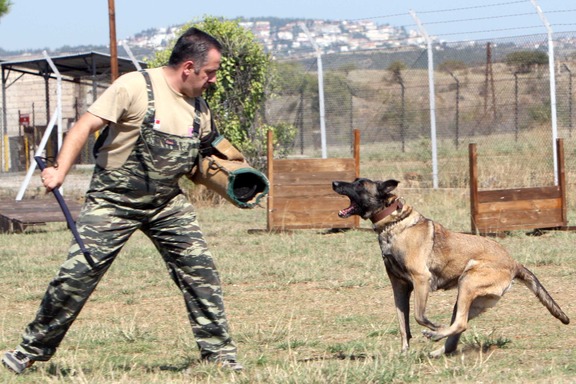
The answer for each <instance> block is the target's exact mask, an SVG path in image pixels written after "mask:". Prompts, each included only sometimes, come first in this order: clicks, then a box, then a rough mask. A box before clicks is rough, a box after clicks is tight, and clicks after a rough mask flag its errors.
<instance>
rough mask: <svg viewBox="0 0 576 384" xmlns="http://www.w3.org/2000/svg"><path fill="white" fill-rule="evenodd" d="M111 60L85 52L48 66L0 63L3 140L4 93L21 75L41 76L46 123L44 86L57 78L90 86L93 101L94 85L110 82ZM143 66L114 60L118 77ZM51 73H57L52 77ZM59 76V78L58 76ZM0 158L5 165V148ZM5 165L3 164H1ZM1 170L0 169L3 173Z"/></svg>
mask: <svg viewBox="0 0 576 384" xmlns="http://www.w3.org/2000/svg"><path fill="white" fill-rule="evenodd" d="M110 58H111V56H110V55H109V54H106V53H99V52H86V53H78V54H71V55H64V56H56V57H51V58H50V59H51V61H52V64H53V65H54V67H52V66H51V65H50V63H49V62H48V60H46V58H35V59H29V60H15V61H4V62H0V67H1V68H2V111H3V113H2V117H3V118H2V127H3V134H4V136H5V137H6V136H7V124H8V122H7V113H6V110H7V108H6V106H7V101H6V99H7V96H6V94H7V89H8V88H9V87H10V85H11V84H13V83H15V82H17V81H18V79H20V78H21V77H22V76H24V75H27V74H28V75H35V76H42V77H43V78H44V81H45V84H46V85H45V88H46V96H45V101H46V113H47V114H48V116H47V120H49V119H50V116H49V114H50V97H49V94H48V92H49V91H48V89H49V87H48V82H49V80H50V79H57V78H60V79H61V80H62V81H66V82H73V83H82V82H83V81H86V80H87V81H88V82H89V83H90V82H91V84H92V88H93V93H92V94H93V95H94V98H96V95H97V87H98V83H106V84H109V83H110V82H111V72H112V71H111V66H110ZM146 67H147V65H146V63H144V62H136V61H134V60H132V59H127V58H121V57H118V74H119V75H121V74H123V73H126V72H132V71H134V70H138V69H140V68H146ZM54 69H55V70H56V71H57V72H58V73H55V72H54ZM13 74H16V77H14V78H13V79H11V75H13ZM58 75H59V76H58ZM2 149H3V151H2V152H3V156H2V161H3V162H5V161H6V159H5V158H4V157H5V156H4V155H5V153H4V152H5V150H6V148H5V146H4V145H3V146H2ZM4 165H5V164H4ZM4 168H5V167H2V170H4Z"/></svg>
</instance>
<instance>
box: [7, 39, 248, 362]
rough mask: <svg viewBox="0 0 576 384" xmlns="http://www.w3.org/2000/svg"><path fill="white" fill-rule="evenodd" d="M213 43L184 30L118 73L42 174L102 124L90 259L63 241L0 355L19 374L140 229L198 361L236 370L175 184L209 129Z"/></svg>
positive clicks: (70, 157) (188, 210) (68, 161)
mask: <svg viewBox="0 0 576 384" xmlns="http://www.w3.org/2000/svg"><path fill="white" fill-rule="evenodd" d="M221 50H222V47H221V45H220V43H219V42H218V41H217V40H216V39H214V38H213V37H212V36H210V35H208V34H206V33H205V32H202V31H200V30H198V29H196V28H190V29H189V30H187V31H186V32H185V33H184V34H183V35H182V36H181V37H180V38H179V39H178V40H177V42H176V45H175V46H174V49H173V51H172V53H171V56H170V59H169V62H168V65H167V66H165V67H161V68H155V69H150V70H147V71H144V72H132V73H128V74H125V75H123V76H121V77H120V78H119V79H118V80H116V81H115V82H114V83H113V84H112V85H111V86H110V88H108V89H107V90H106V91H105V92H104V93H103V94H102V96H101V97H99V98H98V99H97V100H96V101H95V103H94V104H93V105H92V106H90V108H89V109H88V112H86V113H85V114H83V115H82V116H81V117H80V119H79V120H78V122H77V123H76V124H75V125H74V126H73V127H72V128H71V129H70V131H69V132H68V134H67V135H66V139H65V140H64V143H63V145H62V149H61V151H60V153H59V154H58V157H57V162H56V163H55V164H54V165H53V166H51V167H47V168H45V169H44V171H43V172H42V175H41V177H42V182H43V184H44V186H45V188H46V189H47V191H50V190H52V189H54V188H58V187H59V186H61V185H62V183H63V182H64V178H65V177H66V174H67V173H68V171H69V170H70V169H71V167H72V165H73V163H74V161H75V159H76V158H77V157H78V155H79V154H80V151H81V149H82V148H83V146H84V145H85V144H86V141H87V140H88V138H89V136H90V134H92V133H94V132H96V131H98V130H100V129H102V128H103V127H104V126H106V125H108V127H107V128H106V129H104V131H103V132H102V133H101V135H100V136H99V138H98V141H97V143H96V145H95V153H96V166H95V169H94V174H93V176H92V180H91V183H90V187H89V189H88V191H87V193H86V200H85V203H84V206H83V208H82V211H81V213H80V216H79V217H78V220H77V223H76V224H77V227H78V231H79V233H80V235H81V237H82V239H83V240H84V243H85V246H86V249H87V250H88V251H89V252H90V255H91V256H92V259H93V260H94V265H93V266H91V265H90V264H89V263H88V262H87V260H86V259H85V257H84V255H83V253H82V252H81V250H80V248H79V247H78V245H76V244H73V245H72V246H71V248H70V251H69V255H68V259H67V260H66V261H65V262H64V264H63V265H62V266H61V268H60V271H59V273H58V275H57V276H56V277H55V278H54V279H53V280H52V282H51V283H50V284H49V286H48V289H47V291H46V293H45V295H44V298H43V300H42V302H41V305H40V308H39V310H38V313H37V314H36V318H35V319H34V320H33V321H32V322H31V323H30V324H29V325H28V327H27V328H26V330H25V331H24V333H23V340H22V342H21V343H20V345H18V347H17V348H16V349H15V350H13V351H8V352H6V353H5V355H4V357H3V359H2V361H3V363H4V365H5V366H6V367H7V368H9V369H11V370H12V371H14V372H16V373H22V372H23V371H24V370H26V368H28V367H30V366H31V365H32V364H33V363H34V362H36V361H47V360H49V359H50V358H51V357H52V356H53V355H54V353H56V349H57V348H58V346H59V345H60V343H61V341H62V339H63V338H64V336H65V334H66V332H67V331H68V329H69V328H70V326H71V325H72V323H73V321H74V320H75V319H76V317H77V316H78V314H79V313H80V311H81V309H82V307H83V306H84V304H85V303H86V301H87V300H88V297H89V296H90V294H91V293H92V292H93V291H94V289H95V288H96V285H97V284H98V282H99V280H100V279H101V278H102V276H103V275H104V273H105V272H106V271H107V270H108V268H109V267H110V265H111V264H112V262H113V261H114V259H115V258H116V256H117V254H118V253H119V252H120V250H121V249H122V247H123V246H124V245H125V244H126V242H127V241H128V239H129V238H130V236H131V235H132V234H133V233H134V232H135V231H136V230H138V229H139V230H141V231H142V232H143V233H145V234H146V235H147V236H148V237H149V238H150V239H151V240H152V242H153V243H154V245H155V246H156V248H157V249H158V251H159V252H160V254H161V256H162V258H163V259H164V261H165V263H166V266H167V268H168V271H169V273H170V276H171V278H172V279H173V280H174V282H175V283H176V285H177V286H178V288H179V289H180V291H181V292H183V295H184V299H185V303H186V309H187V311H188V315H189V319H190V322H191V325H192V330H193V333H194V336H195V338H196V341H197V344H198V347H199V349H200V356H201V358H202V360H204V361H207V362H214V363H216V364H218V365H219V366H222V367H225V368H229V369H232V370H241V369H242V368H243V367H242V365H240V364H239V363H238V362H237V361H236V346H235V344H234V342H233V341H232V339H231V337H230V335H229V331H228V324H227V320H226V316H225V313H224V305H223V300H222V289H221V286H220V280H219V276H218V273H217V271H216V268H215V265H214V262H213V259H212V255H211V254H210V252H209V250H208V248H207V245H206V242H205V240H204V237H203V235H202V232H201V230H200V227H199V225H198V222H197V220H196V213H195V211H194V209H193V207H192V205H191V204H190V203H189V202H188V201H187V200H186V198H185V196H184V195H183V194H182V191H181V190H180V188H179V187H178V179H179V178H180V177H181V176H182V175H190V174H191V170H192V168H193V167H194V165H195V163H196V161H197V160H198V151H199V147H200V143H201V140H200V139H201V138H202V139H205V138H209V137H211V134H210V133H211V132H212V127H211V117H210V111H209V109H208V106H207V104H206V102H205V101H204V100H203V99H202V98H201V95H202V93H203V92H204V91H205V90H206V89H207V88H208V87H210V86H211V85H212V84H214V83H215V82H216V73H217V71H218V69H219V68H220V60H221ZM203 141H206V140H203Z"/></svg>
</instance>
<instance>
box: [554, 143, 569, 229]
mask: <svg viewBox="0 0 576 384" xmlns="http://www.w3.org/2000/svg"><path fill="white" fill-rule="evenodd" d="M556 156H557V157H556V159H557V160H558V187H559V188H560V196H561V197H560V198H561V200H562V208H561V209H562V222H563V223H564V224H563V226H564V227H566V226H568V207H567V204H566V201H567V196H566V168H565V167H564V140H563V139H556Z"/></svg>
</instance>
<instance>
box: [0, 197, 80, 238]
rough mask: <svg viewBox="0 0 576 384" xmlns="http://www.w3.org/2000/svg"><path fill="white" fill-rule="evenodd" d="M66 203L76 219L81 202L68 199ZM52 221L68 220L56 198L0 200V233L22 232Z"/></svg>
mask: <svg viewBox="0 0 576 384" xmlns="http://www.w3.org/2000/svg"><path fill="white" fill-rule="evenodd" d="M66 205H67V206H68V209H69V210H70V213H71V214H72V217H73V218H74V220H76V219H77V217H78V214H79V213H80V208H81V204H79V203H76V202H73V201H68V202H67V204H66ZM50 222H66V217H65V216H64V213H62V210H61V209H60V206H59V205H58V202H57V201H56V200H55V199H32V200H9V201H6V200H5V201H0V233H21V232H24V231H26V229H27V228H30V227H35V226H39V225H45V224H46V223H50Z"/></svg>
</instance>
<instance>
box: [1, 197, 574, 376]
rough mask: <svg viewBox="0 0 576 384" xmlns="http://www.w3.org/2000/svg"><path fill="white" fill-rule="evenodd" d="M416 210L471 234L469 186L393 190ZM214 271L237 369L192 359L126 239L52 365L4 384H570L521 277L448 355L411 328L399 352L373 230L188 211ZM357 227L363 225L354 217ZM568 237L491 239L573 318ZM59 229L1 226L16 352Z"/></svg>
mask: <svg viewBox="0 0 576 384" xmlns="http://www.w3.org/2000/svg"><path fill="white" fill-rule="evenodd" d="M400 193H401V194H402V195H403V196H405V198H406V200H407V201H409V202H410V203H412V204H413V205H415V206H416V207H417V208H418V209H419V210H420V211H421V212H422V213H423V214H424V215H426V216H428V217H431V218H434V219H436V220H438V221H440V222H442V223H443V224H445V225H446V226H447V227H449V228H451V229H454V230H457V231H467V230H469V211H468V208H467V199H468V195H467V190H466V189H454V190H438V191H434V190H430V189H422V190H420V189H405V190H402V189H400ZM198 210H199V215H200V220H201V223H202V224H203V228H204V232H205V235H206V237H207V239H208V241H209V243H210V245H211V249H212V251H213V253H214V256H215V258H216V262H217V265H218V267H219V270H220V274H221V277H222V280H223V287H224V292H225V303H226V307H227V313H228V317H229V321H230V325H231V328H232V333H233V337H234V338H235V340H236V342H237V344H238V347H239V360H240V361H241V362H242V363H243V364H244V365H245V366H246V369H245V370H244V372H242V373H240V374H234V373H228V372H221V371H219V370H218V369H216V368H215V367H212V366H205V365H201V364H199V363H198V351H197V349H196V345H195V341H194V338H193V337H192V333H191V330H190V327H189V324H188V321H187V318H186V314H185V311H184V305H183V302H182V298H181V296H180V295H179V293H178V292H177V290H176V288H175V286H174V285H173V284H172V282H171V280H170V279H169V277H168V273H167V272H166V269H165V267H164V266H163V264H162V262H161V258H160V256H159V255H158V254H157V252H156V251H155V250H154V249H153V247H152V245H151V243H150V242H149V241H148V240H147V239H146V238H145V237H144V236H142V235H141V234H139V233H137V234H136V236H134V237H133V238H132V239H131V240H130V242H129V243H128V245H127V246H126V248H125V249H124V250H123V252H122V253H121V254H120V255H119V257H118V259H117V260H116V262H115V264H114V265H113V266H112V268H111V270H110V271H109V273H108V274H107V275H106V276H105V278H104V279H103V281H102V282H101V284H100V285H99V287H98V289H97V290H96V292H95V293H94V295H93V296H92V298H91V299H90V301H89V302H88V304H87V306H86V307H85V309H84V310H83V312H82V313H81V315H80V317H79V318H78V320H77V322H76V323H75V324H74V325H73V327H72V329H71V330H70V332H69V334H68V335H67V337H66V339H65V340H64V342H63V344H62V346H61V348H60V350H59V351H58V353H57V354H56V356H54V358H53V359H52V360H51V361H50V362H48V363H39V364H37V365H36V366H35V367H34V368H33V369H31V370H30V372H27V373H26V374H24V375H20V376H16V375H13V374H11V373H10V372H8V371H7V370H4V369H1V370H0V382H2V383H96V384H100V383H102V384H103V383H107V384H108V383H163V384H164V383H404V382H413V383H428V382H443V383H527V382H530V383H570V382H576V379H575V378H576V350H575V347H574V346H575V345H576V333H575V332H574V330H573V325H568V326H565V325H562V324H561V323H560V322H559V321H558V320H556V319H555V318H553V317H552V316H551V315H550V314H549V313H548V311H547V310H546V309H545V308H544V307H543V306H542V305H541V304H540V303H539V302H538V301H537V299H536V298H535V297H533V295H532V293H531V292H530V291H529V290H528V289H527V288H525V287H524V286H523V285H521V284H515V285H514V287H513V288H512V289H511V290H510V291H509V292H508V293H507V294H506V296H505V297H504V298H503V299H502V300H501V301H500V304H499V305H498V306H497V307H496V308H494V309H493V310H491V311H489V312H487V313H486V314H484V315H483V316H481V317H480V318H478V319H475V320H474V321H472V322H471V326H470V328H469V330H468V331H467V332H466V333H465V336H464V337H463V342H462V343H461V346H460V350H461V352H460V353H458V354H457V355H455V356H451V357H446V358H439V359H430V358H428V357H427V353H428V352H430V351H432V350H434V349H435V348H436V347H438V345H437V344H436V343H433V342H431V341H429V340H427V339H426V338H425V337H424V336H422V335H421V334H420V331H421V330H422V327H420V326H419V325H417V324H416V323H415V321H414V320H413V319H412V320H411V326H412V330H413V334H414V338H413V340H412V347H411V351H410V352H409V353H408V354H406V355H403V354H401V353H400V340H399V335H398V329H397V323H396V317H395V311H394V307H393V299H392V294H391V287H390V284H389V281H388V279H387V277H386V274H385V271H384V265H383V263H382V260H381V257H380V254H379V249H378V244H377V242H376V236H375V234H374V233H372V232H371V231H368V230H366V231H364V230H362V231H350V232H345V233H328V232H325V231H315V230H308V231H295V232H291V233H280V234H270V233H267V232H265V231H261V232H258V233H250V234H249V233H248V232H249V230H252V229H264V228H265V227H266V215H265V209H262V208H258V209H254V210H248V211H246V210H239V209H236V208H233V207H231V206H230V205H227V204H222V205H218V206H215V207H214V206H204V205H200V206H199V207H198ZM366 228H368V226H366ZM575 236H576V234H575V233H573V232H572V233H570V232H547V233H545V234H544V235H542V236H527V235H526V234H525V233H523V232H518V233H511V234H510V235H509V236H507V237H505V238H499V239H496V240H497V241H499V242H501V243H503V244H504V245H505V246H506V247H507V248H508V249H509V250H510V251H511V252H512V253H513V255H514V256H515V257H516V258H517V259H518V260H520V261H521V262H522V263H524V264H525V265H526V266H527V267H528V268H530V269H531V270H532V271H533V272H534V273H535V274H536V275H537V276H538V277H539V279H540V280H541V282H542V283H543V284H544V286H545V287H546V288H547V289H548V291H549V292H550V293H551V294H552V296H553V297H554V298H555V299H556V301H557V302H558V303H559V304H560V306H561V307H562V308H563V310H564V311H565V312H566V313H567V314H568V316H570V317H574V313H575V311H576V307H575V305H574V302H575V301H576V297H575V296H576V293H575V291H574V289H573V287H574V286H575V285H576V273H575V272H576V271H575V270H576V255H575V254H574V244H575V239H576V237H575ZM70 240H71V235H70V233H69V232H68V231H67V229H66V228H65V227H64V225H62V224H51V225H49V226H46V227H41V228H38V229H37V230H35V231H30V232H28V233H26V234H10V235H7V234H3V235H0V308H2V311H1V312H0V313H1V315H0V349H1V350H6V349H9V348H13V347H14V346H15V345H16V344H17V343H18V342H19V341H20V334H21V332H22V330H23V329H24V327H25V326H26V325H27V323H28V322H29V321H30V320H31V319H32V317H33V316H34V313H35V311H36V310H37V307H38V304H39V301H40V299H41V297H42V295H43V293H44V290H45V288H46V286H47V284H48V282H49V280H50V279H51V278H52V276H53V275H54V273H55V272H56V270H57V268H58V267H59V265H60V263H61V262H62V261H63V258H64V257H65V254H66V251H67V246H68V243H69V241H70ZM454 299H455V292H454V291H448V292H444V291H442V292H436V293H433V294H432V297H431V300H430V303H429V310H428V314H429V315H430V317H431V319H432V320H436V321H438V322H443V323H446V322H448V321H449V318H450V312H451V309H452V305H453V302H454Z"/></svg>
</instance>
